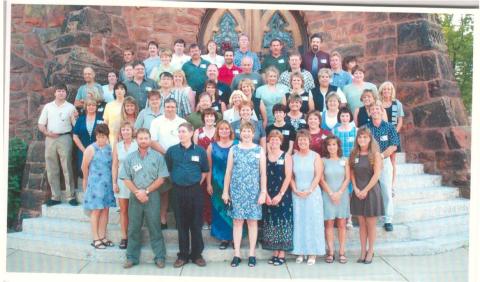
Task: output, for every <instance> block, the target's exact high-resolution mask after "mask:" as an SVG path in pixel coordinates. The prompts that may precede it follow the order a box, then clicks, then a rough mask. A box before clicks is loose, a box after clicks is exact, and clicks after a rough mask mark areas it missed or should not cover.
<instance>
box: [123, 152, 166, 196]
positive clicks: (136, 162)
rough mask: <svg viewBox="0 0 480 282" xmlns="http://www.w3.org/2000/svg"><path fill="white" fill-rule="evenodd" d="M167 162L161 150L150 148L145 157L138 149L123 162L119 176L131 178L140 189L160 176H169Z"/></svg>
mask: <svg viewBox="0 0 480 282" xmlns="http://www.w3.org/2000/svg"><path fill="white" fill-rule="evenodd" d="M168 175H169V174H168V169H167V164H166V163H165V159H164V158H163V157H162V155H160V153H159V152H157V151H155V150H153V149H151V148H148V150H147V154H146V155H145V157H144V158H142V157H141V156H140V151H139V150H136V151H134V152H132V153H130V154H128V155H127V157H126V159H125V160H124V161H123V162H122V165H121V169H120V175H119V178H120V179H122V180H125V179H127V180H131V181H132V182H133V183H134V184H135V186H136V187H137V188H138V189H146V188H147V187H148V186H149V185H150V184H152V182H154V181H155V180H157V179H158V178H160V177H168Z"/></svg>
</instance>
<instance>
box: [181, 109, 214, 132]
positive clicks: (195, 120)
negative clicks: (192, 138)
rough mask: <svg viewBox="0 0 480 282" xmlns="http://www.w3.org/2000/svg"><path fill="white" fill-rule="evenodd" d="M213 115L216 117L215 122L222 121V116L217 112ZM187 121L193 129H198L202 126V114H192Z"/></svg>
mask: <svg viewBox="0 0 480 282" xmlns="http://www.w3.org/2000/svg"><path fill="white" fill-rule="evenodd" d="M215 115H216V116H217V121H218V120H222V114H221V113H219V112H215ZM187 121H188V122H189V123H191V124H192V125H193V128H195V129H198V128H200V127H202V126H203V121H202V113H201V112H194V113H191V114H190V115H189V116H188V118H187Z"/></svg>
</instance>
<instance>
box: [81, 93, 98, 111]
mask: <svg viewBox="0 0 480 282" xmlns="http://www.w3.org/2000/svg"><path fill="white" fill-rule="evenodd" d="M88 105H95V107H97V108H98V100H96V99H94V98H90V97H88V98H87V99H85V102H84V103H83V109H84V110H85V112H87V106H88Z"/></svg>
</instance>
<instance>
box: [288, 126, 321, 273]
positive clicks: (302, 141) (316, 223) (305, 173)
mask: <svg viewBox="0 0 480 282" xmlns="http://www.w3.org/2000/svg"><path fill="white" fill-rule="evenodd" d="M296 142H297V143H298V146H299V150H298V152H297V153H296V154H294V155H293V177H292V181H291V182H290V185H291V187H292V192H293V226H294V227H293V251H292V254H295V255H298V256H297V259H296V262H297V263H302V262H303V260H304V256H305V255H308V260H307V264H308V265H313V264H315V259H316V256H317V255H324V254H325V237H324V236H323V234H324V226H323V201H322V192H321V191H320V188H319V187H318V182H319V181H320V179H321V176H322V175H321V173H320V172H321V171H322V160H321V159H320V156H319V155H318V154H317V153H315V152H314V151H312V150H310V133H309V132H308V131H307V130H305V129H302V130H300V131H299V132H298V133H297V141H296Z"/></svg>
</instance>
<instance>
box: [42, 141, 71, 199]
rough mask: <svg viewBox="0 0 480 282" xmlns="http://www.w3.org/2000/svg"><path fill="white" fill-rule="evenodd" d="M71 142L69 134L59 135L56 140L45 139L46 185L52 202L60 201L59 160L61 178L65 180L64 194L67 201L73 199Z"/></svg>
mask: <svg viewBox="0 0 480 282" xmlns="http://www.w3.org/2000/svg"><path fill="white" fill-rule="evenodd" d="M72 149H73V141H72V136H71V135H70V134H65V135H60V136H59V137H57V138H50V137H46V138H45V166H46V169H47V178H48V183H50V187H51V190H52V200H56V201H60V200H61V196H62V194H61V191H60V187H61V186H60V166H59V165H58V162H59V160H60V165H61V169H62V171H63V177H64V179H65V193H66V198H67V200H70V199H73V198H74V192H75V191H74V187H75V185H74V183H73V171H72Z"/></svg>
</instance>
